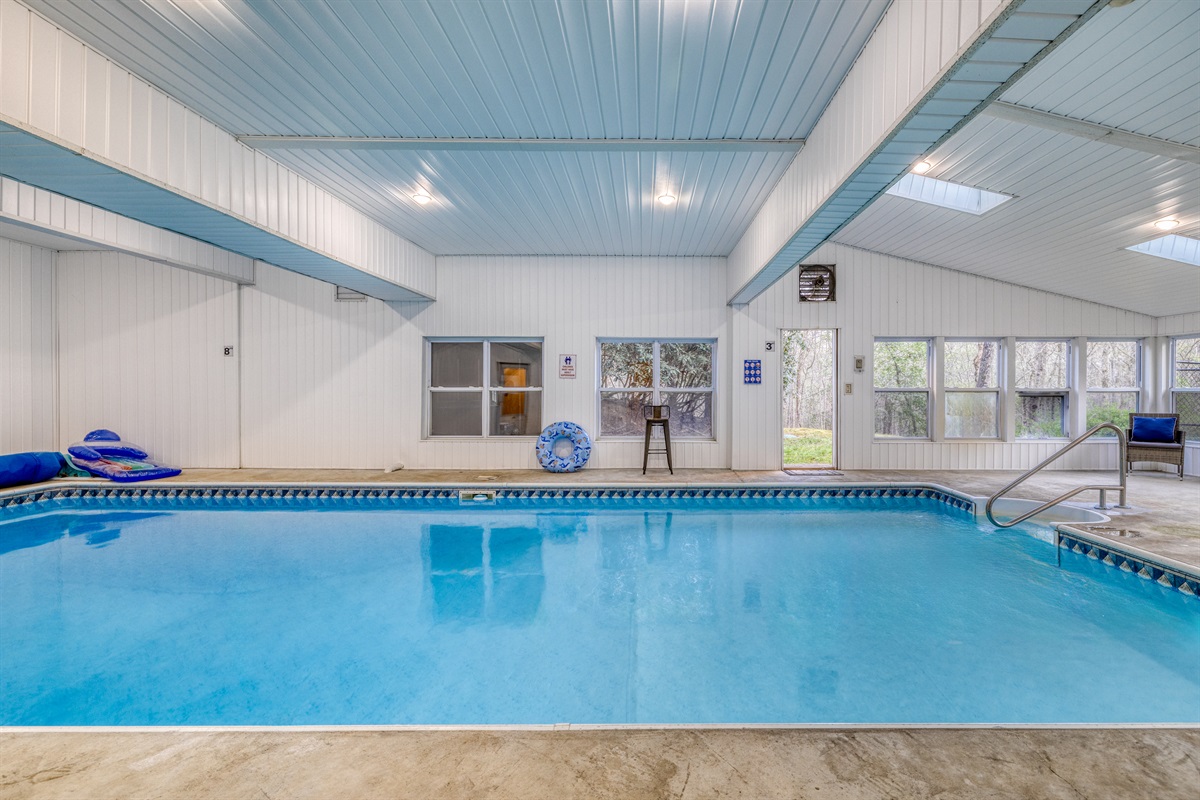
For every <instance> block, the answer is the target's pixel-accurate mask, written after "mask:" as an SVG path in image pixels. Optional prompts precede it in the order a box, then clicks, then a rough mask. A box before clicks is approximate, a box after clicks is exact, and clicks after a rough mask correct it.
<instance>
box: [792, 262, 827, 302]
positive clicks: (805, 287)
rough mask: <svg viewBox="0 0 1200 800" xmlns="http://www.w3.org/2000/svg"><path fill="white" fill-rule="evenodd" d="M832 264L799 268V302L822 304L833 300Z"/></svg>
mask: <svg viewBox="0 0 1200 800" xmlns="http://www.w3.org/2000/svg"><path fill="white" fill-rule="evenodd" d="M833 270H834V265H833V264H814V265H813V266H810V267H800V302H802V303H804V302H808V303H822V302H825V301H827V300H834V299H835V298H834V295H833Z"/></svg>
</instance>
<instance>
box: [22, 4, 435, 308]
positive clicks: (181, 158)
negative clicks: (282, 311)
mask: <svg viewBox="0 0 1200 800" xmlns="http://www.w3.org/2000/svg"><path fill="white" fill-rule="evenodd" d="M0 66H2V67H3V69H2V70H0V173H2V174H4V175H7V176H9V177H12V178H14V179H16V180H18V181H21V182H23V183H28V184H31V185H34V186H38V187H40V188H43V189H47V190H50V191H52V192H56V193H59V194H62V195H65V196H67V197H72V198H75V199H77V200H80V201H82V202H85V203H89V204H93V205H96V206H100V207H102V208H104V209H107V210H108V211H111V212H114V213H116V214H120V215H122V216H126V217H130V218H132V219H136V220H140V221H141V222H144V223H147V224H149V225H153V226H155V227H160V228H165V229H167V230H171V231H175V232H176V233H180V234H183V235H185V236H189V237H193V238H196V239H200V240H202V241H206V242H210V243H212V244H213V245H216V246H217V247H220V248H222V249H226V250H232V251H234V252H237V253H241V254H242V255H244V256H246V257H248V258H253V259H260V260H262V261H266V262H268V263H272V264H276V265H278V266H281V267H283V268H285V269H290V270H293V271H296V272H300V273H303V274H305V275H309V276H311V277H314V278H318V279H320V280H325V281H329V282H330V283H336V284H339V285H342V286H346V287H349V288H351V289H355V290H357V291H360V292H363V293H364V294H368V295H371V296H372V297H377V298H379V299H381V300H426V299H431V298H432V297H433V295H434V288H435V285H436V272H435V266H434V257H433V254H431V253H429V252H427V251H425V250H423V249H422V248H420V247H417V246H416V245H415V244H413V243H412V242H410V241H408V240H407V239H404V238H402V237H400V236H398V235H397V234H395V233H394V232H392V231H390V230H388V229H387V228H385V227H383V226H382V225H380V224H379V223H377V222H375V221H374V220H372V219H370V218H368V217H367V216H365V215H364V214H362V213H361V212H359V211H357V210H355V209H354V208H351V207H350V206H349V205H348V204H347V203H345V202H343V201H342V200H340V199H338V198H336V197H334V196H333V195H332V194H330V193H329V192H327V191H325V190H324V189H322V188H320V187H318V186H316V185H314V184H312V183H311V182H310V181H308V180H306V179H305V178H303V177H302V176H300V175H298V174H296V173H295V172H292V171H291V170H289V169H287V168H286V167H284V166H282V165H281V164H279V163H278V162H276V161H274V160H272V159H270V158H268V157H267V156H266V155H265V154H263V153H259V152H256V151H255V150H253V149H251V148H249V147H247V146H246V145H243V144H241V143H239V142H238V141H237V140H236V139H235V138H234V137H233V135H231V134H229V133H227V132H226V131H223V130H221V129H220V128H218V127H217V126H216V125H214V124H213V123H211V122H209V121H208V120H206V119H204V118H202V117H201V116H200V115H199V114H196V113H195V112H194V111H192V110H191V109H188V108H186V107H184V106H183V105H181V104H180V103H178V102H176V101H175V100H173V99H171V98H170V97H168V96H167V95H165V94H163V93H162V92H160V91H159V90H157V89H155V88H154V87H153V86H151V85H150V84H148V83H147V82H146V81H144V80H142V79H141V78H139V77H138V76H136V75H134V74H132V73H130V72H129V71H128V70H126V69H124V68H122V67H120V66H119V65H117V64H116V63H114V62H112V61H110V60H109V59H107V58H105V57H104V56H103V55H101V54H100V53H99V52H98V51H96V50H94V49H92V48H91V47H88V46H87V45H85V44H84V43H82V42H80V41H79V40H78V39H76V38H74V37H72V36H71V35H69V34H68V33H66V32H65V31H63V30H61V29H59V28H58V27H56V26H55V25H53V24H52V23H51V22H49V21H48V20H46V19H45V18H44V17H41V16H40V15H38V14H36V13H34V12H32V11H30V10H29V9H28V8H26V7H25V6H24V5H22V4H21V3H19V2H17V1H16V0H0Z"/></svg>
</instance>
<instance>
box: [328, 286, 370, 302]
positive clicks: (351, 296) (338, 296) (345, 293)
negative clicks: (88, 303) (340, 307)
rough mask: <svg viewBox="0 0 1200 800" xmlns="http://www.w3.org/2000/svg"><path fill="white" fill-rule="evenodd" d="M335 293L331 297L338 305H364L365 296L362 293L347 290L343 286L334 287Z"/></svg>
mask: <svg viewBox="0 0 1200 800" xmlns="http://www.w3.org/2000/svg"><path fill="white" fill-rule="evenodd" d="M336 288H337V291H336V292H335V293H334V295H333V299H334V300H335V301H337V302H339V303H365V302H367V296H366V295H365V294H363V293H362V292H356V291H354V290H353V289H347V288H346V287H345V286H338V287H336Z"/></svg>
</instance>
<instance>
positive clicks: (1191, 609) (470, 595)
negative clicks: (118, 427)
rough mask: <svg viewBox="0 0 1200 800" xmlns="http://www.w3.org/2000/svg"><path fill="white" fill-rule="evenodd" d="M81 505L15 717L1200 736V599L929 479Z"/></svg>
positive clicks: (14, 524) (23, 588) (42, 557)
mask: <svg viewBox="0 0 1200 800" xmlns="http://www.w3.org/2000/svg"><path fill="white" fill-rule="evenodd" d="M498 494H499V496H498V497H497V498H495V499H492V498H491V497H490V496H489V495H484V494H480V495H479V499H476V496H475V495H474V494H471V493H467V494H465V495H463V496H461V497H460V495H459V494H458V492H453V491H448V490H420V491H411V492H408V493H405V492H383V491H366V490H363V491H352V490H336V491H333V490H330V491H323V490H318V489H313V490H295V491H292V490H280V489H272V490H261V491H260V490H254V489H247V488H242V489H238V490H233V489H230V490H228V491H213V490H207V491H202V490H194V491H188V490H175V491H165V490H163V491H157V492H156V491H144V492H130V493H121V492H116V491H111V492H95V493H93V494H92V495H89V494H88V493H86V492H75V493H74V494H73V496H72V493H71V492H66V491H63V492H60V493H59V494H58V495H56V496H49V495H48V496H46V497H45V498H42V499H39V500H38V501H37V502H28V503H23V504H19V505H13V506H10V507H8V508H4V509H0V724H3V725H19V726H31V725H38V726H40V725H392V724H396V725H406V724H448V725H474V724H549V723H575V724H668V723H682V724H706V723H732V724H742V723H747V724H748V723H779V724H783V723H1093V722H1094V723H1126V722H1134V723H1160V722H1161V723H1166V722H1170V723H1196V722H1200V671H1198V670H1197V668H1196V665H1197V664H1200V599H1197V598H1196V597H1195V596H1189V595H1188V594H1187V593H1185V592H1184V591H1180V590H1179V588H1176V587H1174V586H1170V585H1166V584H1165V583H1164V582H1156V581H1153V580H1147V579H1145V578H1143V577H1139V576H1138V575H1137V574H1135V573H1134V572H1130V571H1123V570H1121V569H1119V568H1116V567H1114V566H1111V565H1109V564H1106V563H1103V562H1102V561H1099V560H1097V559H1094V558H1088V557H1087V556H1085V555H1082V554H1078V553H1075V552H1071V551H1069V550H1064V551H1063V552H1061V563H1059V562H1060V559H1059V558H1056V552H1055V550H1054V548H1053V546H1052V545H1051V543H1050V542H1049V541H1048V537H1047V536H1045V535H1043V534H1039V532H1038V531H1035V530H1032V529H1028V528H1016V529H1012V530H1003V531H1001V530H995V529H993V528H992V527H991V526H988V525H987V524H986V523H984V524H979V523H977V522H976V519H975V516H974V512H973V510H972V508H971V505H970V504H969V502H967V501H965V500H964V499H963V498H959V497H956V496H952V495H947V494H943V493H941V492H937V491H917V490H902V489H896V490H881V489H873V490H855V489H838V490H832V491H828V492H824V491H822V492H817V491H807V492H806V491H804V490H786V491H784V490H769V489H768V490H758V491H746V492H722V491H717V490H713V491H708V492H705V491H690V490H689V491H684V490H669V491H668V490H644V491H629V492H620V491H592V492H588V491H581V492H554V491H523V492H517V491H507V492H506V491H503V490H501V491H500V492H499V493H498Z"/></svg>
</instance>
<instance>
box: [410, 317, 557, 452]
mask: <svg viewBox="0 0 1200 800" xmlns="http://www.w3.org/2000/svg"><path fill="white" fill-rule="evenodd" d="M427 353H428V369H427V370H426V374H427V375H428V376H429V383H428V386H427V387H426V388H427V392H426V394H427V396H428V403H429V406H428V408H429V410H428V414H427V419H428V430H429V435H430V436H537V435H538V434H539V433H541V430H542V343H541V342H539V341H529V340H515V339H430V340H427Z"/></svg>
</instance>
